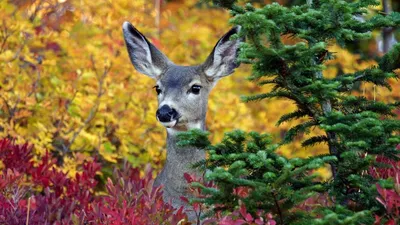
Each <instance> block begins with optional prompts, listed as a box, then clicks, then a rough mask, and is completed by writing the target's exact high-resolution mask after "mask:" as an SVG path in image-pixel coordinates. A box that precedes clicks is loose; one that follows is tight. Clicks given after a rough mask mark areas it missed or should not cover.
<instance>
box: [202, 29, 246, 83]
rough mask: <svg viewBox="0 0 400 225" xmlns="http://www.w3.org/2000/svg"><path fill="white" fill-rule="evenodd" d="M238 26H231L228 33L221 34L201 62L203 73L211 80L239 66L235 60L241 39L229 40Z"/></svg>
mask: <svg viewBox="0 0 400 225" xmlns="http://www.w3.org/2000/svg"><path fill="white" fill-rule="evenodd" d="M239 31H240V26H236V27H234V28H232V29H231V30H230V31H228V33H226V34H225V35H224V36H222V38H221V39H219V41H218V42H217V44H216V45H215V47H214V49H213V51H212V52H211V54H210V56H208V58H207V60H206V61H205V62H204V64H203V68H204V73H205V74H206V76H207V77H208V78H209V79H210V80H212V81H216V80H218V79H220V78H222V77H225V76H228V75H230V74H232V73H233V72H234V71H235V68H237V67H238V66H239V63H237V62H236V59H237V56H238V50H239V45H240V43H241V42H243V39H241V38H239V39H235V40H230V38H231V37H232V35H234V34H237V33H239Z"/></svg>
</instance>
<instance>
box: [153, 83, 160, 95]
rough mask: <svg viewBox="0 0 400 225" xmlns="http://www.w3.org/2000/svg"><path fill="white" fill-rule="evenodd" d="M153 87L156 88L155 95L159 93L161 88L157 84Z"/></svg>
mask: <svg viewBox="0 0 400 225" xmlns="http://www.w3.org/2000/svg"><path fill="white" fill-rule="evenodd" d="M154 89H156V92H157V95H159V94H161V88H160V87H159V86H158V85H156V86H154Z"/></svg>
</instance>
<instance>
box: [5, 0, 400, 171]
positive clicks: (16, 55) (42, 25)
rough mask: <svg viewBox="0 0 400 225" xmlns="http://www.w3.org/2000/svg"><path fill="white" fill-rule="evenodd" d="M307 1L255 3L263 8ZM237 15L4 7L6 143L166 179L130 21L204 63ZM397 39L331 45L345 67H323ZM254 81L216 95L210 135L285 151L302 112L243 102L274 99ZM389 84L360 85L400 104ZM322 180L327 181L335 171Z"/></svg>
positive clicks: (227, 85) (291, 150)
mask: <svg viewBox="0 0 400 225" xmlns="http://www.w3.org/2000/svg"><path fill="white" fill-rule="evenodd" d="M305 1H306V0H281V1H267V0H265V1H252V2H255V3H257V4H258V5H259V6H260V7H261V6H263V5H264V4H268V3H271V2H278V3H280V4H284V5H296V4H304V3H305ZM383 2H384V3H385V4H386V3H387V5H385V4H382V5H381V6H378V7H376V8H371V9H370V11H371V13H384V12H385V11H390V10H395V11H399V8H400V4H399V3H398V2H397V1H394V0H393V1H389V0H387V1H383ZM229 18H230V15H229V12H228V11H226V10H223V9H221V8H218V7H217V6H215V5H212V4H211V3H210V2H203V1H196V0H186V1H184V0H170V1H165V0H155V1H154V0H153V1H149V0H134V1H127V0H101V1H90V0H25V1H23V0H15V1H1V2H0V137H2V138H3V137H8V138H13V139H14V140H15V142H16V143H25V142H29V143H31V144H34V146H35V147H34V149H35V152H36V155H37V157H41V156H42V155H44V154H45V152H46V151H49V152H51V153H52V154H53V155H55V156H56V157H57V159H58V162H57V165H58V167H59V168H60V169H61V170H63V171H64V172H67V173H69V174H70V175H74V174H75V173H76V171H77V169H78V168H79V166H80V165H81V164H82V163H83V162H84V161H85V160H92V159H93V158H96V159H97V160H98V161H100V162H101V163H102V164H103V171H102V172H103V173H104V174H110V173H111V170H112V167H113V166H114V165H121V164H122V163H123V162H129V163H130V164H132V165H133V166H135V167H144V165H145V164H147V163H151V165H152V167H153V168H155V169H156V171H157V170H159V169H160V168H161V166H162V163H163V160H164V159H165V154H166V152H165V144H166V143H165V137H166V132H165V129H164V128H163V127H162V126H161V125H159V124H158V123H157V121H156V118H155V112H156V109H157V99H156V96H157V95H156V93H155V90H153V86H154V83H155V82H154V81H153V80H152V79H151V78H148V77H147V76H144V75H142V74H139V73H137V72H136V71H135V70H134V68H133V66H132V65H131V62H130V60H129V57H128V54H127V51H126V47H125V45H124V41H123V36H122V28H121V26H122V23H123V22H124V21H130V22H131V23H132V24H133V25H134V26H135V27H136V28H138V29H139V30H140V31H141V32H142V33H143V34H145V35H146V37H147V38H148V39H149V40H151V42H152V43H153V44H154V45H155V46H157V47H158V48H159V49H160V50H161V51H163V52H164V53H165V54H166V55H167V56H168V57H169V58H170V59H171V60H172V61H173V62H175V63H177V64H182V65H195V64H200V63H202V62H203V61H204V60H205V59H206V58H207V56H208V54H209V53H210V52H211V50H212V48H213V47H214V45H215V43H216V42H217V40H218V39H219V38H220V36H222V35H223V34H224V33H225V32H226V31H228V30H229V28H230V25H229ZM360 19H363V18H360ZM396 40H400V34H399V32H398V31H392V30H377V31H376V32H374V33H373V34H372V38H371V39H370V40H365V41H362V42H354V43H347V45H346V46H347V49H342V48H340V47H338V46H337V45H336V43H331V46H330V49H331V51H333V52H335V56H336V58H335V59H334V60H331V61H330V62H329V63H327V64H326V68H327V69H326V70H325V72H324V75H325V76H326V77H335V76H338V75H341V74H344V73H350V72H354V71H356V70H360V69H364V68H367V67H371V66H374V65H376V62H375V59H376V58H377V57H379V56H381V55H382V53H383V52H384V51H386V50H387V48H390V45H391V43H394V42H395V41H396ZM286 41H287V43H295V42H296V39H294V38H290V37H287V38H286ZM250 74H251V68H250V66H248V65H242V66H241V67H240V68H239V69H237V72H236V73H234V74H233V75H232V76H229V77H226V78H224V79H222V80H221V81H220V82H219V83H218V84H217V86H216V88H215V89H214V90H213V91H212V94H211V95H210V100H209V107H208V114H207V128H208V130H209V131H210V132H211V138H212V141H213V142H216V141H219V140H221V138H222V136H223V133H224V132H225V131H229V130H232V129H242V130H245V131H251V130H255V131H259V132H268V133H271V134H272V136H273V137H274V140H275V142H276V143H278V142H279V140H280V138H281V137H282V136H283V135H284V134H285V132H286V131H287V129H288V128H290V127H292V126H294V125H296V124H298V122H299V121H292V122H290V123H284V124H282V125H281V126H279V127H277V126H276V125H275V124H276V122H277V121H278V119H279V117H280V116H281V115H283V114H285V113H287V112H290V111H293V110H294V109H295V107H294V105H292V103H290V102H288V101H285V100H279V99H275V100H268V101H261V102H252V103H246V104H245V103H242V102H241V101H240V96H242V95H252V94H255V93H262V92H267V91H268V90H269V87H267V86H265V87H257V86H256V85H255V84H253V83H250V82H249V81H247V80H246V78H247V77H248V76H249V75H250ZM392 85H393V91H392V92H389V91H387V90H385V89H383V88H376V87H374V86H373V85H369V86H368V85H366V86H359V87H356V88H355V90H354V92H355V94H357V95H363V96H365V97H367V98H369V99H376V100H383V101H391V100H394V99H397V100H399V99H400V84H399V83H398V82H397V81H396V80H392ZM398 113H399V114H400V112H398ZM311 132H312V134H315V133H318V132H320V131H318V130H313V131H311ZM312 134H306V135H312ZM298 139H299V140H301V139H304V137H298ZM279 151H280V152H281V153H283V154H285V155H287V156H289V157H307V156H309V155H314V154H315V153H324V152H327V147H326V146H323V145H317V146H313V147H307V148H303V147H301V144H300V142H298V143H295V144H292V145H285V146H282V147H280V150H279ZM0 167H1V162H0ZM322 174H323V175H324V176H329V172H327V171H322Z"/></svg>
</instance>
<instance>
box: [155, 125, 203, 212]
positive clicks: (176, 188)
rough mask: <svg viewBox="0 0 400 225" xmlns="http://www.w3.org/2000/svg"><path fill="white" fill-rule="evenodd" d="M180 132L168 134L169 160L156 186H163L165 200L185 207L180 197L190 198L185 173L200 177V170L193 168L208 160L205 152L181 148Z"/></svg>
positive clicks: (191, 148)
mask: <svg viewBox="0 0 400 225" xmlns="http://www.w3.org/2000/svg"><path fill="white" fill-rule="evenodd" d="M199 128H200V129H202V130H205V122H204V121H202V123H201V124H200V127H199ZM177 134H178V132H171V131H170V130H168V132H167V159H166V161H165V164H164V168H163V170H162V171H161V173H160V174H159V175H158V177H157V178H156V181H155V185H156V186H159V185H163V186H164V188H163V191H164V200H167V201H171V203H172V205H173V206H175V207H180V206H182V205H184V204H183V203H182V202H181V200H180V197H181V196H188V192H187V186H188V184H187V182H186V180H185V178H184V174H185V173H189V174H195V175H197V176H199V175H200V173H199V171H198V170H194V169H192V168H191V166H192V165H193V164H194V163H196V162H198V161H200V160H204V159H205V158H206V154H205V151H204V150H203V149H198V148H195V147H188V146H185V147H181V146H178V145H177V142H178V138H177Z"/></svg>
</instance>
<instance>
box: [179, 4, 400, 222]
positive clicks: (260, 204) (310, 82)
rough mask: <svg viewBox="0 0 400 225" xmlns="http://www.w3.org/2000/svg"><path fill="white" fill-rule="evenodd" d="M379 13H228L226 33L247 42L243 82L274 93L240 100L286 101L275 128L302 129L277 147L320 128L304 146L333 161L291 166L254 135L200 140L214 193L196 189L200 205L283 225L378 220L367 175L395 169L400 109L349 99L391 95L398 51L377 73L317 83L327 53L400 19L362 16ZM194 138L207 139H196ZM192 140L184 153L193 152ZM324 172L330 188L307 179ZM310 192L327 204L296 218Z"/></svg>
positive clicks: (359, 8)
mask: <svg viewBox="0 0 400 225" xmlns="http://www.w3.org/2000/svg"><path fill="white" fill-rule="evenodd" d="M376 5H379V1H375V0H364V1H363V0H360V1H343V0H319V1H312V0H311V1H310V0H309V1H307V4H303V5H298V6H293V7H290V8H289V7H285V6H282V5H279V4H277V3H273V4H269V5H266V6H264V7H262V8H256V7H254V6H252V5H251V4H247V5H245V6H238V5H232V6H230V7H229V8H230V10H231V14H232V15H233V18H232V19H231V22H232V24H234V25H240V26H241V27H242V31H241V33H240V34H239V35H241V36H243V37H246V39H247V40H248V42H247V43H244V44H243V45H242V48H241V52H240V56H239V61H240V62H242V63H246V64H251V66H252V74H251V76H250V77H249V80H250V81H252V82H255V83H256V84H257V85H259V86H260V87H261V90H263V89H262V88H263V87H264V86H272V89H270V90H268V91H265V92H262V93H257V94H254V95H252V96H246V97H243V98H242V100H244V101H246V102H248V101H260V100H264V99H271V98H283V99H288V100H290V101H292V102H293V103H294V104H295V105H296V106H297V109H296V110H295V111H294V112H291V113H288V114H285V115H283V116H282V117H281V118H280V120H279V121H278V123H277V124H278V125H280V124H282V123H284V122H286V121H289V120H296V119H301V122H300V124H298V125H296V126H293V127H291V128H290V129H289V130H288V131H287V132H286V133H285V135H284V138H283V140H282V142H281V144H288V143H292V142H293V141H294V140H295V138H298V137H300V135H302V134H304V133H309V132H310V131H311V130H313V129H320V130H322V131H323V132H324V134H323V135H317V136H314V137H311V138H308V139H306V140H304V141H303V142H302V145H303V146H311V145H316V144H326V145H327V146H328V147H329V154H328V155H317V156H314V157H311V158H308V159H298V158H294V159H287V158H284V157H282V156H280V155H279V154H277V153H276V152H275V147H276V146H275V145H272V144H271V140H270V139H269V138H268V137H267V136H265V135H260V134H257V133H252V132H251V133H249V134H245V133H243V132H241V131H234V132H231V133H228V134H226V136H225V138H224V139H223V141H222V142H221V143H220V144H216V145H210V144H206V143H207V142H206V141H205V140H203V141H201V143H204V145H203V146H202V147H203V148H205V149H206V150H207V151H208V153H209V158H208V159H207V160H206V162H205V167H206V168H207V169H209V171H208V172H207V173H206V179H207V180H211V181H214V182H215V183H216V184H217V187H218V188H206V187H205V186H201V187H202V188H203V191H204V193H206V194H209V195H210V196H209V197H208V198H206V199H205V200H203V201H204V202H205V203H207V204H217V205H218V206H221V207H222V209H224V210H225V209H233V208H235V207H237V206H238V202H243V203H244V204H245V205H246V207H247V209H248V210H249V211H252V212H254V211H255V210H256V209H263V210H266V211H269V212H272V213H273V214H274V217H275V218H280V219H276V221H277V222H278V223H279V224H297V223H301V224H305V223H308V222H310V220H311V218H316V217H318V218H319V219H317V220H314V221H313V223H312V224H371V223H373V220H372V213H371V212H373V213H376V214H380V213H382V212H383V208H382V206H381V204H380V203H378V201H377V200H376V198H377V195H378V191H377V188H376V185H377V183H378V182H380V183H387V182H388V181H387V180H383V179H382V180H379V179H378V178H376V177H374V176H372V175H371V174H369V173H368V172H366V171H368V169H369V168H371V166H372V165H376V166H378V165H377V164H375V159H376V157H382V156H385V157H388V158H391V159H395V160H398V151H397V152H396V146H398V145H399V143H400V136H399V134H400V121H399V120H398V119H397V118H396V117H395V116H396V114H395V113H394V110H395V109H396V108H397V107H398V106H399V105H398V103H394V104H387V103H383V102H379V101H376V99H368V98H365V97H358V96H354V91H355V87H359V86H360V84H363V83H372V84H374V85H376V86H380V87H383V88H386V89H389V90H390V89H391V85H390V82H391V81H390V79H393V78H397V75H396V72H395V70H398V69H399V68H400V63H399V62H400V44H397V45H395V46H394V47H393V48H392V50H391V51H390V52H388V53H387V54H386V55H384V56H383V57H382V58H380V59H378V64H377V65H375V66H371V67H369V68H367V69H364V70H359V71H355V72H354V73H346V74H342V75H340V76H337V77H334V78H330V77H325V76H324V74H323V70H324V69H325V68H326V64H327V63H328V62H329V61H330V60H332V59H335V57H336V54H335V52H333V51H331V50H330V49H329V46H330V45H332V44H338V45H339V46H341V47H345V44H346V43H348V42H349V41H358V40H363V39H368V38H370V37H371V34H372V32H373V31H374V29H377V28H382V27H393V28H398V27H400V14H399V13H397V12H393V13H391V14H389V15H367V13H368V12H369V10H368V8H369V7H373V6H376ZM283 37H290V38H291V40H290V41H287V40H286V39H285V38H283ZM191 135H192V136H190V137H191V138H193V137H196V136H197V137H196V138H200V139H202V138H205V135H200V134H199V133H197V132H193V133H191ZM188 137H189V136H187V137H186V140H187V138H188ZM193 140H194V139H193ZM193 140H191V141H186V144H195V143H199V141H197V142H195V141H193ZM197 146H198V147H201V146H199V145H197ZM325 163H329V164H330V166H331V170H332V175H333V176H332V179H331V180H328V181H327V182H325V183H324V182H317V181H316V180H315V178H316V177H315V175H311V174H310V172H311V171H312V170H314V169H317V168H319V167H322V166H323V165H324V164H325ZM198 185H200V184H198ZM243 186H244V187H247V188H249V189H250V190H251V191H250V192H249V195H248V196H246V197H243V198H239V197H238V196H236V195H235V194H234V193H235V188H237V187H243ZM315 192H325V194H327V195H328V196H329V198H330V199H332V201H333V205H332V206H329V205H320V206H321V207H316V209H315V210H311V211H309V212H311V213H308V214H304V213H303V212H302V211H301V210H296V209H295V207H296V205H298V204H299V203H301V202H302V201H304V200H306V199H307V198H308V197H310V196H311V195H313V193H315ZM239 200H240V201H239ZM295 221H297V222H295Z"/></svg>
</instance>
